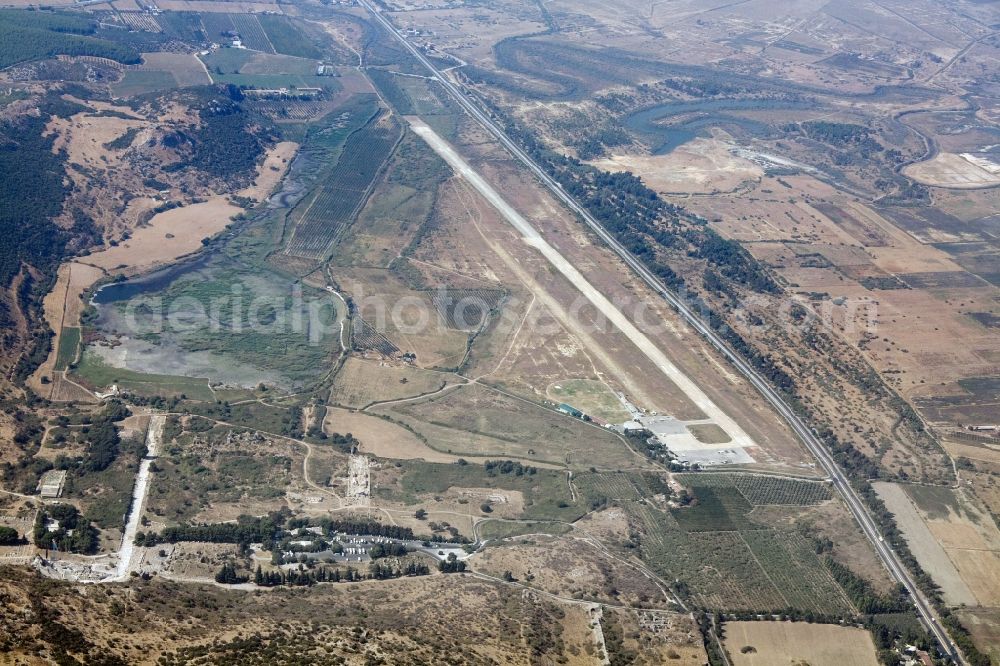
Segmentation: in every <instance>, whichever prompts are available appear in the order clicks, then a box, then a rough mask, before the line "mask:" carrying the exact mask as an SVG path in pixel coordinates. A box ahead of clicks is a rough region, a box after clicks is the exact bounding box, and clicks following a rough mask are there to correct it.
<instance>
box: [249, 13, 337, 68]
mask: <svg viewBox="0 0 1000 666" xmlns="http://www.w3.org/2000/svg"><path fill="white" fill-rule="evenodd" d="M258 19H259V20H260V25H261V26H262V27H263V28H264V32H266V33H267V38H268V40H269V41H270V43H271V45H273V46H274V50H275V51H277V52H278V53H283V54H285V55H290V56H298V57H300V58H311V59H313V60H319V59H321V58H322V57H323V51H322V50H320V49H319V47H317V46H316V44H314V43H313V41H312V39H310V38H309V37H308V36H306V34H305V33H304V32H303V31H302V30H301V29H300V28H299V26H297V25H295V22H294V21H292V20H291V19H289V18H288V17H287V16H272V15H267V16H259V17H258Z"/></svg>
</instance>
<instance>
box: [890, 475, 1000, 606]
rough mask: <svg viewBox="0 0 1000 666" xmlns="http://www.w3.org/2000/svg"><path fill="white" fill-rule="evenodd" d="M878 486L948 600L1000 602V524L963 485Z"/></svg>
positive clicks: (973, 603)
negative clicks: (999, 570) (942, 486)
mask: <svg viewBox="0 0 1000 666" xmlns="http://www.w3.org/2000/svg"><path fill="white" fill-rule="evenodd" d="M877 488H878V492H879V495H880V496H881V497H882V498H883V501H885V503H886V506H887V507H888V508H889V510H890V511H892V512H893V513H894V514H895V515H896V520H897V521H898V523H899V525H900V528H901V529H902V531H903V535H904V536H905V538H906V541H907V543H908V544H909V546H910V548H911V549H912V550H913V553H914V555H915V556H916V558H917V560H918V561H919V562H920V564H921V566H922V567H924V568H925V570H926V571H928V572H930V574H931V576H932V577H933V578H934V580H935V582H936V583H937V584H938V585H940V586H941V589H942V594H943V596H944V598H945V600H947V601H948V603H949V604H951V605H966V606H982V607H987V608H989V607H997V606H1000V586H998V584H1000V583H998V580H1000V579H998V576H997V571H998V569H1000V530H998V529H997V526H996V523H995V522H994V521H993V519H992V516H991V515H990V514H989V512H988V511H987V510H986V509H985V508H984V507H983V506H982V505H981V504H980V503H979V502H978V501H977V500H976V498H975V497H974V496H973V495H972V494H971V493H970V492H969V491H968V490H965V489H962V490H955V489H952V488H938V487H933V486H916V485H904V484H887V483H881V484H878V485H877Z"/></svg>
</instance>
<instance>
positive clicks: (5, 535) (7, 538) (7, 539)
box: [0, 527, 21, 546]
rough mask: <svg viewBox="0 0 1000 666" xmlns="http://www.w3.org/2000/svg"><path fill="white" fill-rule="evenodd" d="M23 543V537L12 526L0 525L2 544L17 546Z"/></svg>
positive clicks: (0, 544) (0, 541) (0, 540)
mask: <svg viewBox="0 0 1000 666" xmlns="http://www.w3.org/2000/svg"><path fill="white" fill-rule="evenodd" d="M19 543H21V537H20V536H19V535H18V533H17V530H15V529H14V528H12V527H0V546H15V545H17V544H19Z"/></svg>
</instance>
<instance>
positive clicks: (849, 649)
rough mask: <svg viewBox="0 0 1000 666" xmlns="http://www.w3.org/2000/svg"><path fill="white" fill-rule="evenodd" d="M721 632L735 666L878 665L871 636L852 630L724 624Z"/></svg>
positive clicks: (795, 624)
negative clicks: (771, 665)
mask: <svg viewBox="0 0 1000 666" xmlns="http://www.w3.org/2000/svg"><path fill="white" fill-rule="evenodd" d="M723 631H724V635H725V641H724V644H725V647H726V651H727V652H728V653H729V655H730V657H731V658H732V660H733V664H735V665H736V666H765V665H769V664H810V665H811V666H875V664H878V663H880V662H879V660H878V657H877V656H876V654H875V645H874V644H873V643H872V640H871V636H870V635H869V634H868V632H867V631H865V630H863V629H857V628H854V627H837V626H833V625H816V624H806V623H802V622H726V623H725V624H724V625H723Z"/></svg>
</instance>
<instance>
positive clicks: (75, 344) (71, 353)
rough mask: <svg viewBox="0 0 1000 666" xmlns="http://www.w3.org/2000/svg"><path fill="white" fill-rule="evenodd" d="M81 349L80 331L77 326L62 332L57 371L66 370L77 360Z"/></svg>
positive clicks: (57, 353)
mask: <svg viewBox="0 0 1000 666" xmlns="http://www.w3.org/2000/svg"><path fill="white" fill-rule="evenodd" d="M79 347H80V329H79V327H76V326H69V327H67V328H64V329H63V330H62V334H61V335H60V336H59V349H58V350H57V351H56V367H55V369H56V370H57V371H59V370H65V369H66V368H67V367H68V366H69V364H70V363H72V362H73V361H75V360H76V352H77V350H78V349H79Z"/></svg>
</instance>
